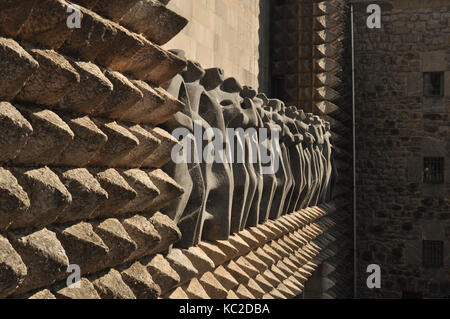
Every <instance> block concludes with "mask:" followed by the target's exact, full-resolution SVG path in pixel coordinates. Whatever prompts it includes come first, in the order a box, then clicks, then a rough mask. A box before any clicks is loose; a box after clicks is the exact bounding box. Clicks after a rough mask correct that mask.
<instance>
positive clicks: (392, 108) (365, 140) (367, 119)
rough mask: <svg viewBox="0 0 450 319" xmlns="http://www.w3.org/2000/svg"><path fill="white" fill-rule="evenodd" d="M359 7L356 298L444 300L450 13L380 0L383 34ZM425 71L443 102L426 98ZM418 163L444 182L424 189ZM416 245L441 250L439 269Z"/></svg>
mask: <svg viewBox="0 0 450 319" xmlns="http://www.w3.org/2000/svg"><path fill="white" fill-rule="evenodd" d="M364 9H365V7H364V6H356V20H355V23H356V30H355V44H356V47H355V56H356V65H357V72H356V75H357V81H356V84H357V85H356V92H357V103H356V105H357V108H356V109H357V124H358V128H357V132H358V133H357V141H358V142H357V163H358V165H357V169H358V173H357V176H358V187H357V191H358V194H359V195H358V212H359V213H358V222H357V223H358V236H357V238H358V264H359V269H358V273H359V275H360V277H359V282H358V285H359V288H358V291H359V296H358V297H384V298H401V297H402V296H403V297H410V296H416V297H420V296H423V297H445V296H448V295H450V221H449V217H450V215H449V211H450V207H449V194H450V193H449V191H450V184H449V181H450V175H449V173H450V166H449V163H450V161H449V155H450V130H449V128H450V126H449V115H450V98H449V97H450V51H449V43H450V29H449V19H450V15H449V12H450V7H449V6H448V2H447V3H445V1H429V2H421V3H418V2H416V1H387V2H384V3H382V6H381V9H382V15H381V22H382V27H381V29H368V28H367V27H366V19H367V14H366V13H365V10H364ZM427 72H442V73H443V76H444V77H445V78H444V81H443V84H444V87H442V90H443V91H442V93H443V94H442V95H440V96H437V97H427V96H426V92H425V91H424V87H426V85H424V80H426V79H425V76H424V73H427ZM438 95H439V94H438ZM424 157H442V158H444V163H445V164H444V165H445V166H444V167H443V173H444V174H445V176H444V182H443V183H439V184H427V183H425V180H424ZM424 240H434V241H438V242H442V243H443V251H442V254H443V256H442V257H441V258H442V260H443V265H441V266H440V267H439V266H438V267H437V268H429V267H426V266H425V262H426V260H425V256H423V255H422V253H423V241H424ZM437 254H438V253H437ZM436 256H437V255H436ZM437 258H439V257H437ZM368 264H379V265H380V267H381V270H382V287H381V289H373V290H370V289H368V288H367V286H366V284H365V281H366V276H367V273H366V267H367V265H368Z"/></svg>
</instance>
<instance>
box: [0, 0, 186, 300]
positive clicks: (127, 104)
mask: <svg viewBox="0 0 450 319" xmlns="http://www.w3.org/2000/svg"><path fill="white" fill-rule="evenodd" d="M119 2H120V3H119ZM77 3H79V4H81V5H85V6H87V7H88V8H89V9H88V8H86V7H82V8H81V13H82V15H83V16H82V21H81V28H75V29H70V28H68V26H67V24H66V20H67V17H68V13H67V12H68V6H69V4H70V3H68V2H66V1H64V0H47V1H34V0H30V1H20V2H17V1H7V2H2V3H1V6H0V12H1V14H0V34H1V35H2V36H3V37H1V38H0V69H1V75H0V92H1V93H0V95H1V100H2V102H0V132H1V133H0V136H1V138H0V143H1V147H0V148H1V150H2V156H1V159H0V161H1V163H2V168H1V169H0V190H1V191H0V203H1V208H0V232H1V235H0V245H1V246H0V264H1V267H0V269H1V271H0V282H1V285H0V287H1V291H0V297H7V296H9V297H11V296H14V297H17V296H23V297H30V296H31V297H37V298H51V297H54V296H56V297H58V298H99V297H102V298H135V297H138V298H155V297H158V296H159V295H160V293H161V289H160V287H159V285H157V284H156V283H155V280H153V279H152V277H151V275H150V274H149V273H148V272H147V269H149V268H148V267H146V265H147V261H145V260H142V258H144V257H146V256H148V255H154V254H155V253H157V252H163V251H166V250H167V249H168V247H169V246H170V245H171V244H172V243H173V242H175V241H177V240H179V239H180V237H181V233H180V231H179V230H178V228H177V225H176V224H175V223H174V222H173V221H172V220H171V219H170V218H169V217H167V216H165V215H163V214H161V213H159V212H158V210H159V209H160V208H162V207H163V206H165V205H167V204H169V203H170V201H171V200H172V199H174V198H176V197H178V196H180V195H181V194H182V193H183V189H182V188H181V187H180V186H179V185H178V184H177V183H176V182H175V181H173V179H171V178H170V177H169V176H167V175H166V174H165V173H164V172H163V171H162V170H160V169H159V168H160V167H161V166H162V165H164V164H165V163H166V162H167V161H169V160H170V148H171V147H172V146H173V145H175V144H176V143H177V141H176V140H175V139H173V137H172V136H171V135H170V134H169V133H168V132H166V131H164V130H162V129H161V128H158V127H156V125H157V124H160V123H162V122H164V121H166V120H167V119H168V118H170V117H171V116H172V115H173V114H174V113H176V112H178V111H179V110H180V109H182V108H183V107H184V104H183V103H182V102H180V101H177V100H176V99H175V98H173V97H172V96H171V95H170V94H168V93H167V92H166V91H165V90H164V89H162V88H161V87H159V85H160V84H162V83H164V82H166V81H167V80H169V79H170V78H172V77H173V76H174V75H175V74H177V73H178V72H179V71H180V70H181V69H183V68H184V67H185V65H186V62H185V61H184V60H182V59H179V58H178V57H177V56H175V55H174V54H172V53H170V52H168V51H165V50H163V49H161V48H160V47H159V46H158V43H159V44H161V43H165V42H167V41H168V40H169V39H170V38H171V37H173V36H174V35H175V34H176V33H177V32H179V30H180V29H182V28H183V27H184V25H185V24H186V22H187V21H186V20H185V19H184V18H182V17H180V16H178V15H176V14H174V13H173V12H171V11H169V10H168V9H166V8H165V6H164V5H163V4H161V3H160V2H155V1H144V2H142V1H140V2H139V1H115V2H114V3H112V2H103V1H77ZM91 9H92V10H91ZM128 10H130V11H128ZM136 10H137V11H139V12H141V14H142V16H137V15H133V14H131V15H130V14H129V12H133V11H136ZM95 12H98V13H99V14H101V15H98V14H97V13H95ZM152 16H156V17H157V18H155V19H152V21H153V24H152V25H148V23H147V19H148V18H149V17H152ZM142 19H144V20H145V21H146V22H145V23H143V20H142ZM118 23H120V25H119V24H118ZM124 26H126V27H127V28H128V29H126V28H125V27H124ZM133 31H136V32H138V33H139V34H138V33H135V32H133ZM139 260H140V261H139ZM69 264H76V265H78V266H79V267H80V271H81V275H83V280H82V285H81V288H80V289H69V288H67V287H66V284H65V279H66V278H67V272H66V269H67V267H68V266H69ZM52 285H53V286H52ZM50 286H51V287H50ZM45 288H48V289H45ZM43 289H44V290H43Z"/></svg>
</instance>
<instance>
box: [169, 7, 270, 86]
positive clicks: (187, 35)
mask: <svg viewBox="0 0 450 319" xmlns="http://www.w3.org/2000/svg"><path fill="white" fill-rule="evenodd" d="M168 8H170V9H171V10H173V11H175V12H177V13H179V14H180V15H182V16H183V17H186V18H187V19H188V20H189V24H188V25H187V26H186V28H185V29H184V30H183V31H182V32H181V33H180V34H179V35H177V36H176V37H175V38H173V39H172V41H170V42H169V43H168V44H166V45H165V48H167V49H183V50H184V51H185V52H186V57H187V58H188V59H192V60H195V61H198V62H199V63H201V64H202V65H203V66H204V67H205V68H212V67H219V68H222V69H224V70H225V74H226V75H227V76H233V77H235V78H237V79H238V80H239V81H240V82H242V83H247V84H248V85H250V86H252V87H254V88H258V87H259V81H258V76H259V65H258V61H259V56H260V47H259V46H260V43H261V41H260V38H261V37H263V36H264V35H263V34H260V33H259V28H260V21H259V19H260V16H259V15H260V1H259V0H245V1H241V0H172V1H171V2H169V4H168ZM260 91H262V90H261V89H260ZM267 93H268V92H267Z"/></svg>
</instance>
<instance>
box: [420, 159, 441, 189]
mask: <svg viewBox="0 0 450 319" xmlns="http://www.w3.org/2000/svg"><path fill="white" fill-rule="evenodd" d="M423 182H424V183H425V184H443V183H444V158H443V157H424V159H423Z"/></svg>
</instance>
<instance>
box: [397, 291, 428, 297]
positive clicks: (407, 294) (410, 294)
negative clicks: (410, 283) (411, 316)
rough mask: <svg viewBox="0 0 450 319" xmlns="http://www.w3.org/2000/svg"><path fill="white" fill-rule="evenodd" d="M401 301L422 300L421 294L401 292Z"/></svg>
mask: <svg viewBox="0 0 450 319" xmlns="http://www.w3.org/2000/svg"><path fill="white" fill-rule="evenodd" d="M402 299H423V294H422V293H421V292H412V291H403V293H402Z"/></svg>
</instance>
